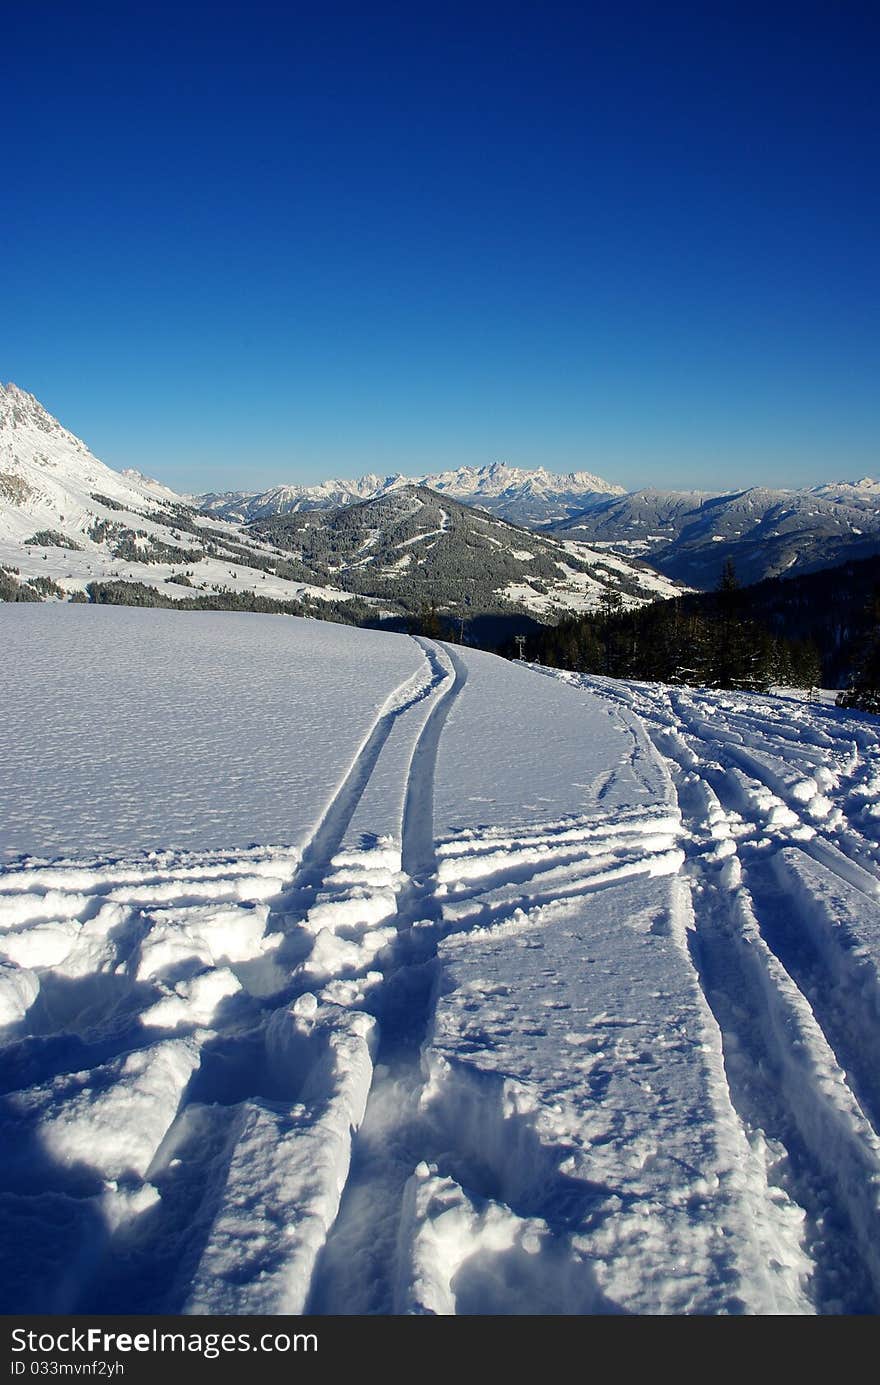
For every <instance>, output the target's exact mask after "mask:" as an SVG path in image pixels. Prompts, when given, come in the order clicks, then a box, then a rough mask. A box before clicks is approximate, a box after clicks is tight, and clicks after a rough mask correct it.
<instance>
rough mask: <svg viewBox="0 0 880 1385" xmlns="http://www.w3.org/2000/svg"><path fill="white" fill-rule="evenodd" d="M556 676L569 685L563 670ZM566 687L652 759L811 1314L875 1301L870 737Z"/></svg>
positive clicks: (636, 693)
mask: <svg viewBox="0 0 880 1385" xmlns="http://www.w3.org/2000/svg"><path fill="white" fill-rule="evenodd" d="M563 676H564V677H565V678H566V679H567V680H568V679H569V678H571V676H570V675H563ZM571 681H577V682H578V683H579V684H581V685H582V686H584V687H587V688H589V689H590V691H592V692H594V693H597V694H598V695H599V696H601V697H603V698H606V699H608V700H609V701H610V702H612V703H614V704H615V705H620V706H622V707H625V708H626V709H627V710H628V711H630V712H633V713H635V714H636V715H637V716H638V717H639V718H640V719H641V720H642V722H643V723H644V725H645V726H646V727H647V729H648V732H649V734H650V735H651V738H652V740H653V742H654V744H655V746H656V748H657V750H658V752H659V754H660V755H661V756H662V757H663V759H664V761H665V763H666V764H667V765H668V767H669V770H670V773H671V775H672V779H673V782H674V785H675V790H676V796H677V799H678V803H679V805H680V809H681V813H682V820H683V825H684V828H685V836H684V838H683V842H684V845H685V850H686V856H687V860H686V865H685V873H686V875H687V877H688V879H689V881H690V884H691V889H692V898H693V902H694V910H695V926H694V928H693V931H692V932H691V933H690V937H689V949H690V952H691V955H692V957H693V959H694V965H695V967H696V970H697V973H698V976H699V980H700V984H701V987H702V989H703V991H704V994H705V995H706V998H707V1001H708V1003H709V1005H710V1006H711V1008H712V1011H713V1014H714V1016H715V1019H716V1021H717V1024H718V1026H719V1029H720V1033H721V1036H722V1045H723V1053H724V1066H725V1074H726V1079H727V1082H728V1085H729V1091H730V1095H731V1099H732V1101H733V1103H734V1105H735V1107H736V1110H737V1112H738V1114H739V1117H740V1119H741V1121H742V1124H743V1127H744V1129H745V1130H746V1131H747V1132H748V1133H749V1135H750V1137H751V1138H754V1136H755V1134H756V1133H757V1134H759V1136H760V1138H761V1139H762V1141H766V1142H767V1143H768V1145H769V1148H770V1149H771V1151H772V1152H773V1158H774V1162H775V1171H774V1175H773V1177H774V1182H775V1183H776V1186H777V1187H778V1188H779V1189H780V1190H782V1191H784V1192H785V1194H786V1195H787V1196H788V1197H789V1198H790V1199H791V1201H792V1203H793V1204H794V1205H797V1206H799V1207H801V1208H802V1209H803V1213H804V1237H803V1241H804V1248H805V1250H806V1251H807V1254H808V1256H809V1261H810V1274H809V1279H808V1283H807V1289H808V1293H809V1297H810V1303H811V1308H812V1311H819V1312H849V1313H852V1312H876V1311H877V1307H878V1303H880V1274H878V1270H880V1250H878V1248H880V1234H878V1233H880V1140H878V1132H880V1081H878V1077H877V1073H878V1060H880V975H878V970H880V880H878V875H877V865H878V860H880V854H878V853H880V833H878V813H877V808H876V801H877V798H876V796H877V789H878V787H880V738H878V736H877V732H876V729H875V724H874V723H872V719H870V718H868V717H859V716H858V715H856V716H852V715H851V714H842V713H840V712H837V711H836V710H833V709H827V710H826V709H818V708H812V707H804V706H800V707H799V708H796V707H793V706H792V704H791V703H788V702H784V701H781V700H779V699H774V698H769V697H768V698H764V697H760V696H754V695H753V696H749V695H737V694H735V693H727V694H725V693H712V694H706V693H702V692H699V691H695V690H692V689H684V688H682V689H672V688H664V687H662V686H659V685H656V686H655V685H639V684H629V685H627V684H622V683H614V682H612V681H610V680H605V679H595V678H583V679H571Z"/></svg>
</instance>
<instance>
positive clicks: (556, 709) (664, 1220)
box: [0, 604, 880, 1315]
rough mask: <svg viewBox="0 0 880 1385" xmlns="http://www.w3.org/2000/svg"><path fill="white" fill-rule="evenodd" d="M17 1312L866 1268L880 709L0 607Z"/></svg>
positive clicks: (198, 1309) (769, 1301)
mask: <svg viewBox="0 0 880 1385" xmlns="http://www.w3.org/2000/svg"><path fill="white" fill-rule="evenodd" d="M0 637H2V640H3V648H4V652H5V655H6V658H5V660H4V672H3V675H2V677H3V708H4V716H3V719H2V725H0V740H2V754H0V784H2V801H3V804H4V811H3V815H2V821H0V849H2V853H3V855H2V858H0V859H2V870H0V1025H2V1032H0V1039H2V1044H3V1063H2V1075H3V1096H2V1112H0V1124H2V1127H3V1129H2V1137H3V1138H2V1144H0V1161H2V1180H0V1188H2V1192H0V1206H2V1220H3V1237H2V1244H3V1247H4V1250H3V1252H2V1255H3V1257H4V1259H3V1265H2V1270H0V1284H2V1299H0V1302H2V1307H3V1310H4V1311H5V1312H7V1313H9V1312H26V1311H29V1312H49V1313H61V1312H77V1313H94V1312H130V1313H132V1312H134V1313H137V1312H140V1313H158V1312H174V1313H189V1314H205V1313H238V1314H252V1313H266V1314H282V1313H293V1314H299V1313H318V1314H323V1313H326V1314H339V1313H343V1314H389V1313H398V1314H400V1313H406V1314H444V1315H445V1314H534V1313H554V1314H560V1313H562V1314H593V1313H675V1314H680V1313H711V1314H719V1313H723V1314H730V1313H737V1314H739V1313H750V1314H779V1313H785V1314H789V1313H792V1314H815V1313H841V1312H874V1311H877V1309H878V1306H880V1251H878V1247H880V1236H878V1231H880V1227H878V1217H880V1209H878V1196H877V1190H878V1187H880V1141H878V1135H877V1131H878V1128H880V1126H878V1122H880V1086H878V1082H877V1077H876V1073H877V1070H878V1060H880V1031H878V1024H877V1015H878V1013H880V992H878V967H880V879H878V859H880V840H878V833H880V807H878V802H877V796H878V790H880V735H878V731H877V725H876V722H874V721H873V720H872V719H871V718H869V717H867V716H863V715H858V714H852V713H845V712H842V711H838V710H837V709H834V708H830V707H825V706H816V705H811V704H808V703H806V702H795V701H793V700H786V699H782V698H776V697H770V696H768V697H761V696H757V695H747V694H739V693H737V694H734V693H718V692H714V693H710V692H701V691H694V690H691V689H685V688H669V687H663V686H660V685H645V684H630V683H622V682H614V681H612V680H607V679H602V678H590V677H583V676H580V675H576V674H564V673H563V674H560V673H557V672H552V671H550V670H542V669H538V668H531V667H527V666H525V665H522V664H517V663H509V662H506V661H503V660H500V659H497V658H495V657H493V656H491V655H487V654H482V653H477V652H475V651H472V650H470V649H467V648H461V647H455V646H450V645H445V644H441V643H438V642H435V641H432V640H428V639H423V638H419V639H415V638H410V637H407V636H400V635H390V634H386V633H382V632H373V631H363V630H360V631H359V630H352V629H349V628H347V627H342V626H336V625H332V624H323V623H320V622H315V621H306V620H298V619H293V618H287V617H275V616H255V615H247V616H244V615H241V616H239V615H235V614H229V613H210V614H209V613H187V614H179V613H176V612H168V611H157V610H135V609H129V608H120V607H93V606H66V607H64V606H60V605H38V604H34V605H29V604H11V605H10V604H7V605H2V606H0Z"/></svg>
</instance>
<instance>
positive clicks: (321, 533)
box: [0, 385, 678, 625]
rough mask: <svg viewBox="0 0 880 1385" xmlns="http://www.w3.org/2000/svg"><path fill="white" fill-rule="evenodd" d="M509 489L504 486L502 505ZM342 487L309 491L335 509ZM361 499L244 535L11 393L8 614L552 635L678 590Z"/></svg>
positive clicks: (3, 414)
mask: <svg viewBox="0 0 880 1385" xmlns="http://www.w3.org/2000/svg"><path fill="white" fill-rule="evenodd" d="M543 475H545V476H546V475H549V473H543ZM450 476H460V473H450ZM370 479H375V478H370ZM502 479H503V478H502V476H501V475H500V474H498V473H497V472H496V474H495V481H494V484H495V486H496V488H497V490H498V495H497V496H496V498H498V499H501V498H502V493H503V490H504V487H503V486H502V485H501V482H502ZM567 479H571V478H567ZM591 479H592V480H595V478H591ZM335 484H336V483H327V486H326V487H325V488H321V487H318V488H313V489H316V490H321V491H322V495H323V497H324V499H328V498H329V497H330V495H331V494H333V495H335V497H336V499H337V501H338V498H339V495H338V488H337V489H334V487H335ZM357 484H360V483H357ZM482 484H483V486H484V489H485V490H488V489H489V488H491V485H492V482H491V481H490V479H489V478H484V481H483V483H482ZM536 484H537V483H536ZM363 488H364V489H365V490H366V491H369V490H370V489H371V486H370V485H367V484H366V483H365V484H364V487H363ZM449 489H451V488H448V490H449ZM584 493H586V492H584ZM353 494H354V491H352V490H351V489H350V490H349V492H348V497H349V498H348V500H347V502H346V503H344V504H339V503H337V504H335V505H331V504H328V505H324V506H322V507H320V508H317V509H316V508H315V507H314V506H312V507H311V508H310V509H305V508H304V509H302V510H300V511H293V512H288V513H286V514H280V515H279V514H278V513H274V512H271V511H270V512H269V513H268V514H264V515H263V516H262V517H261V518H259V519H258V520H256V521H255V522H252V523H250V524H248V525H244V524H242V523H241V522H236V521H234V520H228V519H225V518H223V517H222V516H221V515H220V514H219V513H217V512H216V510H215V511H214V512H212V513H204V512H200V511H199V510H198V509H197V508H195V506H194V505H193V504H192V503H191V502H190V501H189V500H188V499H187V498H185V497H183V496H180V495H177V494H175V492H174V491H171V490H169V489H168V488H167V487H166V486H163V485H161V484H160V483H159V482H157V481H153V480H150V478H148V477H144V476H142V475H140V473H138V472H135V471H125V472H116V471H113V470H112V469H111V468H110V467H107V466H105V465H104V463H103V462H101V461H99V460H98V459H97V458H96V457H94V456H93V455H92V453H91V452H90V451H89V449H88V447H87V446H86V445H85V443H84V442H82V441H81V440H80V439H79V438H76V437H75V436H74V435H73V434H72V433H70V432H68V431H67V429H65V428H64V427H63V426H62V425H61V424H60V423H59V422H58V421H57V419H55V418H53V417H52V415H51V414H49V413H48V412H47V411H46V409H44V408H43V406H42V405H41V404H40V403H39V401H38V400H36V399H35V398H34V397H33V396H32V395H30V394H27V393H26V392H25V391H24V390H21V389H19V388H17V387H16V386H15V385H9V386H6V387H5V388H4V387H3V386H0V596H2V597H3V599H6V600H40V599H45V600H70V599H76V600H83V599H92V600H100V601H113V602H122V603H128V604H137V605H172V604H173V605H178V606H180V605H184V606H202V605H205V604H209V605H210V606H211V608H212V609H214V608H218V607H219V608H223V609H226V608H229V609H236V610H260V611H268V610H276V609H277V610H286V611H289V612H290V613H293V614H303V615H320V616H323V617H328V616H329V617H332V618H334V619H342V620H351V621H356V622H361V623H362V622H365V621H373V622H376V621H381V620H394V619H396V620H398V621H400V620H403V619H406V618H408V617H409V616H410V615H412V614H413V613H414V612H419V611H420V610H422V608H430V607H431V606H432V605H434V606H436V608H437V611H438V613H439V614H440V615H442V616H443V617H445V618H446V619H447V622H448V623H450V624H451V625H455V624H456V623H460V622H461V620H462V619H464V620H465V621H466V622H471V621H473V620H474V619H476V618H477V617H480V616H483V615H486V614H492V615H494V616H501V615H510V616H515V615H517V613H518V614H519V615H521V616H525V615H529V616H531V617H532V618H537V619H540V620H554V619H556V618H558V616H559V615H561V614H564V613H565V612H566V611H580V610H588V609H591V608H595V607H596V606H597V605H598V604H599V602H600V601H601V598H602V595H603V593H604V592H606V591H612V592H614V593H616V594H619V595H620V596H621V598H622V599H623V600H624V602H625V604H638V603H640V602H645V601H650V600H653V599H654V597H656V596H667V595H672V594H674V593H675V592H676V591H677V590H678V587H677V585H676V584H675V583H674V582H671V581H670V580H669V579H668V578H664V577H662V576H659V575H658V574H657V573H655V572H653V571H652V570H651V569H650V568H648V567H646V566H645V565H644V564H642V563H640V562H638V561H633V560H632V559H630V558H619V557H617V556H615V555H614V554H607V553H597V552H593V551H592V550H590V549H589V548H586V547H584V546H583V545H581V544H579V543H577V542H576V541H572V540H568V539H561V538H556V537H554V536H552V535H549V534H538V533H535V532H533V531H531V530H528V529H523V528H519V527H517V526H515V525H512V524H510V523H509V522H507V521H505V520H503V519H500V518H497V517H495V516H494V515H490V514H487V513H482V512H481V511H480V510H477V509H474V508H467V507H465V506H462V505H461V504H459V503H458V502H457V501H456V500H455V499H453V498H452V496H451V494H449V493H447V494H444V495H441V494H439V493H438V492H436V491H433V490H431V489H429V488H427V487H424V486H415V485H412V484H407V483H405V482H404V481H403V479H402V478H396V480H395V484H393V485H391V484H389V485H387V486H384V487H383V488H382V493H381V494H380V495H379V496H377V497H375V498H372V499H366V500H363V499H362V500H359V501H357V502H354V501H353V499H352V496H353Z"/></svg>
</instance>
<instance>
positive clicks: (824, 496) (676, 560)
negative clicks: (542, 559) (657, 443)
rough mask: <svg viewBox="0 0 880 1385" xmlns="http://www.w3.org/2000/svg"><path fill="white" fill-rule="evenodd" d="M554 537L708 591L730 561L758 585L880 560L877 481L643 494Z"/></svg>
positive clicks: (559, 528)
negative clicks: (632, 559) (627, 558)
mask: <svg viewBox="0 0 880 1385" xmlns="http://www.w3.org/2000/svg"><path fill="white" fill-rule="evenodd" d="M552 532H553V533H555V534H556V535H557V537H559V538H568V539H577V540H579V541H580V542H582V543H588V544H594V545H595V544H598V545H600V546H602V547H606V546H607V548H608V549H609V550H610V551H612V552H616V553H618V554H630V555H631V556H638V557H641V558H643V559H644V560H645V562H648V563H650V564H651V566H652V567H654V568H656V569H657V570H658V571H659V572H662V573H664V574H665V575H666V576H668V577H674V578H676V579H677V580H678V581H680V582H684V583H686V584H687V585H688V586H690V587H696V588H699V589H702V590H706V589H709V588H711V587H714V586H715V584H716V583H717V581H718V578H719V576H720V574H721V573H722V571H723V569H724V566H725V564H726V563H727V562H728V561H730V562H732V563H733V564H734V567H735V569H736V573H737V576H738V578H739V580H740V582H742V583H750V582H759V581H762V580H763V579H764V578H767V577H779V576H785V575H786V574H794V573H802V572H815V571H817V570H819V569H820V568H826V567H833V566H834V565H835V564H837V563H840V562H844V561H846V560H849V559H859V558H867V557H870V556H872V555H873V554H875V553H880V482H877V481H874V480H872V479H871V478H869V477H866V478H865V479H864V480H862V481H855V482H849V481H843V482H837V483H833V484H826V485H821V486H814V487H812V488H811V489H808V490H786V491H782V490H768V489H766V488H764V487H761V486H755V487H752V488H750V489H748V490H742V491H734V492H727V493H723V494H719V493H712V492H700V491H660V490H643V491H636V492H634V493H633V494H631V495H624V496H614V497H608V498H602V499H598V500H597V501H596V502H595V503H594V504H592V505H591V506H590V507H589V508H587V509H585V510H584V511H582V513H581V514H579V515H575V516H573V517H571V518H570V519H568V520H566V521H564V522H563V523H561V524H555V525H553V526H552Z"/></svg>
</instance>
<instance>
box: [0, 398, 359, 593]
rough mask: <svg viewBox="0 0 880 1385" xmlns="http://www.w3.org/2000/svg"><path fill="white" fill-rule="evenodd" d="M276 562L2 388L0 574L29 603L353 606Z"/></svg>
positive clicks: (225, 526)
mask: <svg viewBox="0 0 880 1385" xmlns="http://www.w3.org/2000/svg"><path fill="white" fill-rule="evenodd" d="M279 556H280V555H278V554H277V553H275V552H274V551H273V550H272V549H271V548H269V547H267V546H266V545H263V544H260V543H259V542H258V541H255V540H252V539H250V538H249V536H247V535H243V534H242V532H241V531H240V529H238V528H237V526H235V525H231V524H226V523H225V522H223V521H220V520H217V521H210V520H207V519H205V518H204V517H203V516H200V515H198V514H197V513H196V512H195V511H194V510H193V509H192V507H191V506H190V505H189V504H187V503H186V502H185V501H184V500H183V498H182V497H181V496H178V495H175V493H174V492H173V491H170V490H168V488H167V487H165V486H163V485H161V483H160V482H158V481H152V480H150V479H149V478H148V477H145V476H141V475H140V473H139V472H136V471H130V470H129V471H124V472H118V471H113V470H112V469H111V468H110V467H108V466H105V465H104V463H103V462H100V461H99V460H98V459H97V457H94V456H93V455H92V453H91V452H90V451H89V449H88V448H87V446H86V444H85V443H84V442H82V441H80V439H79V438H76V437H74V435H73V434H72V433H69V432H68V431H67V429H66V428H63V427H62V425H61V424H60V423H59V422H58V420H57V419H54V418H53V417H52V416H51V414H49V413H47V411H46V410H45V409H44V408H43V406H42V404H40V402H39V401H38V400H37V399H35V398H34V397H33V395H30V394H27V393H26V392H25V391H24V390H21V389H19V388H18V387H17V386H16V385H12V384H10V385H6V386H3V385H0V569H2V568H5V569H6V571H7V574H11V577H12V581H13V583H14V586H17V585H22V584H23V585H25V586H26V587H27V595H28V596H29V597H30V599H32V600H36V599H37V593H39V595H40V596H42V597H46V596H48V597H50V598H52V599H62V600H63V599H69V598H70V597H71V596H74V597H78V598H80V599H84V592H85V590H86V588H87V587H88V586H89V584H90V583H93V582H112V581H116V582H118V581H124V582H133V583H138V584H140V585H141V586H143V587H147V588H152V589H154V590H156V591H157V592H159V593H160V594H161V597H162V598H163V599H164V600H165V601H169V600H174V601H181V600H184V599H187V598H191V597H193V596H194V595H195V596H198V595H200V594H201V595H206V596H210V595H211V594H216V593H218V592H221V591H224V592H229V593H232V594H235V595H239V596H241V595H244V594H250V595H257V596H259V597H261V598H265V599H268V600H270V601H284V602H302V600H303V598H305V599H306V600H310V599H317V600H320V601H322V602H330V603H333V604H336V603H339V602H350V601H351V600H352V599H353V597H352V593H350V592H341V591H339V590H337V589H336V588H335V587H333V585H332V584H329V583H322V585H321V587H320V590H318V588H317V587H316V586H315V584H314V583H311V582H310V581H309V580H308V578H309V574H307V573H303V574H302V575H301V576H299V577H297V575H296V574H294V575H292V576H285V575H284V573H285V569H284V567H283V566H282V564H280V563H279V562H278V558H279ZM0 576H2V574H0ZM34 583H35V585H34ZM14 586H13V590H14Z"/></svg>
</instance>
